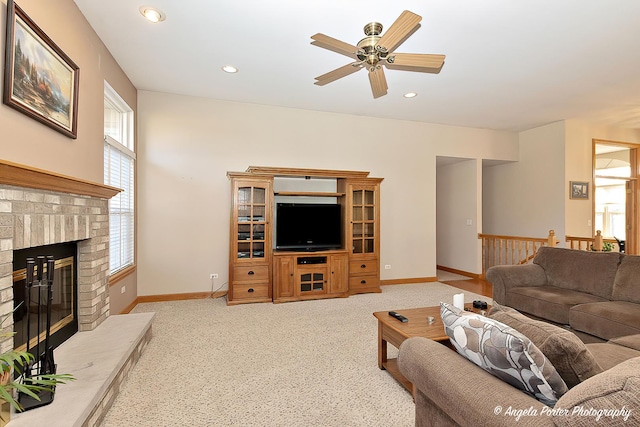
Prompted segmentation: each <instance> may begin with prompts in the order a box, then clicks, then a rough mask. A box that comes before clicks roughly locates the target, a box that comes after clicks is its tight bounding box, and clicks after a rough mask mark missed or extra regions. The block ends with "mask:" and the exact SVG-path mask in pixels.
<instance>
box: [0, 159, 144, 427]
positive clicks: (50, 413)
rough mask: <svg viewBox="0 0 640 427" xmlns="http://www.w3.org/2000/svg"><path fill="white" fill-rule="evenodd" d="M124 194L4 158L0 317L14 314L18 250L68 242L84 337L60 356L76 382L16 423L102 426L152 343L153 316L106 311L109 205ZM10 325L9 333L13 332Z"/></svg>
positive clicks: (5, 346)
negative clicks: (73, 258) (74, 260)
mask: <svg viewBox="0 0 640 427" xmlns="http://www.w3.org/2000/svg"><path fill="white" fill-rule="evenodd" d="M119 191H120V190H119V189H117V188H113V187H109V186H105V185H102V184H97V183H93V182H89V181H83V180H79V179H76V178H72V177H68V176H64V175H60V174H56V173H53V172H48V171H43V170H40V169H35V168H32V167H29V166H24V165H19V164H15V163H11V162H8V161H5V160H0V314H3V313H11V311H12V310H13V277H12V273H13V251H14V250H19V249H24V248H28V247H38V246H42V245H50V244H56V243H64V242H76V244H77V248H78V249H77V270H78V274H77V284H78V313H77V314H78V330H79V332H80V333H77V334H75V335H74V336H72V337H71V338H70V339H69V340H67V341H65V342H64V343H63V344H62V345H60V347H58V348H57V349H56V351H55V354H56V364H57V365H58V372H65V373H71V374H72V375H74V376H75V377H76V380H75V381H72V382H70V383H67V384H65V385H63V386H61V387H60V389H59V390H57V391H56V398H55V401H54V402H53V403H52V404H51V405H46V406H43V407H41V408H37V409H35V410H33V411H27V412H23V413H14V414H12V416H11V423H10V425H11V426H14V425H15V427H21V426H25V427H26V426H34V425H53V424H52V420H55V422H53V423H54V424H55V425H69V426H71V425H74V426H82V427H93V426H95V425H98V424H99V423H100V421H101V420H102V418H103V417H104V416H105V414H106V413H107V411H108V410H109V408H110V407H111V404H112V403H113V400H114V399H115V397H116V396H117V395H118V393H119V390H120V387H121V386H122V384H123V383H124V382H125V379H126V377H127V375H128V373H129V372H130V370H131V369H132V368H133V367H134V366H135V365H136V363H137V361H138V359H139V357H140V355H141V354H142V352H143V351H144V349H145V348H146V345H147V344H148V343H149V341H150V340H151V337H152V331H151V325H152V321H153V317H154V314H153V313H139V314H127V315H115V316H112V315H110V312H109V277H108V276H109V211H108V208H109V206H108V203H109V199H110V198H111V197H113V196H115V195H116V194H117V193H118V192H119ZM12 320H13V317H12V316H9V318H8V319H7V321H6V322H5V323H7V324H5V325H3V328H4V330H5V331H9V332H11V331H13V325H12V324H11V323H10V322H11V321H12ZM85 332H86V333H85ZM12 348H13V339H12V338H9V339H6V340H4V341H2V342H0V352H4V351H7V350H10V349H12Z"/></svg>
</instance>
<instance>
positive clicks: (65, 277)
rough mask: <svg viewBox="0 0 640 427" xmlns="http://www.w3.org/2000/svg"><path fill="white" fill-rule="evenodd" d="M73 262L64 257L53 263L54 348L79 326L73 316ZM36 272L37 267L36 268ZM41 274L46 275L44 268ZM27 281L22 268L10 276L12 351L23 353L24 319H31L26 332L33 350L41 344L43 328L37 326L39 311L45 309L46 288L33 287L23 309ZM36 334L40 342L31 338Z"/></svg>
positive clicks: (52, 313)
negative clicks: (11, 278)
mask: <svg viewBox="0 0 640 427" xmlns="http://www.w3.org/2000/svg"><path fill="white" fill-rule="evenodd" d="M74 264H75V262H74V257H73V256H70V257H66V258H62V259H57V260H56V261H55V270H54V276H53V277H54V279H53V283H54V285H53V288H52V293H53V294H52V301H51V344H52V347H57V346H58V345H60V344H61V343H62V342H63V341H65V340H66V339H68V338H69V337H70V336H71V335H73V334H74V333H75V332H77V330H78V323H77V319H76V316H75V308H76V306H77V304H76V301H75V299H76V296H75V295H76V290H75V287H76V285H75V265H74ZM36 269H37V267H36ZM43 274H45V275H46V274H47V271H46V264H45V266H44V271H43ZM26 279H27V270H26V268H22V269H19V270H15V271H14V272H13V299H14V307H15V311H14V313H13V322H14V332H15V335H14V339H13V341H14V348H15V349H17V350H24V349H25V348H26V342H27V329H28V328H27V324H26V323H27V317H29V319H30V323H31V325H29V329H30V331H31V336H32V337H33V338H32V340H31V342H30V343H29V344H30V345H29V346H30V347H31V348H34V347H36V345H37V343H38V342H43V341H44V335H45V329H46V325H44V324H42V323H43V322H41V324H40V325H38V321H37V319H38V313H37V311H38V310H39V307H46V299H47V288H46V287H41V288H40V287H32V288H31V290H30V292H31V294H30V300H31V304H30V307H26V303H25V292H26V289H25V284H26ZM27 310H30V312H29V313H30V316H27ZM39 314H40V317H45V316H46V313H39ZM35 331H38V332H39V333H40V340H38V339H37V338H36V337H35V335H36V334H34V332H35Z"/></svg>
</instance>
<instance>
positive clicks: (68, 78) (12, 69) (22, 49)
mask: <svg viewBox="0 0 640 427" xmlns="http://www.w3.org/2000/svg"><path fill="white" fill-rule="evenodd" d="M5 43H6V44H5V62H4V63H5V70H4V91H3V96H2V102H3V103H4V104H5V105H8V106H9V107H11V108H14V109H16V110H18V111H20V112H21V113H23V114H26V115H27V116H30V117H31V118H33V119H35V120H37V121H39V122H41V123H43V124H45V125H47V126H49V127H51V128H53V129H55V130H56V131H58V132H60V133H62V134H64V135H66V136H68V137H70V138H73V139H76V138H77V137H78V86H79V78H80V69H79V68H78V66H77V65H76V64H75V63H74V62H73V61H72V60H71V58H69V57H68V56H67V55H66V54H65V53H64V52H63V51H62V49H60V48H59V47H58V46H57V45H56V44H55V43H54V42H53V40H51V39H50V38H49V36H47V34H45V32H44V31H42V29H41V28H40V27H38V25H36V23H35V22H34V21H33V20H32V19H31V18H29V16H27V14H26V13H25V12H24V11H23V10H22V9H21V8H20V7H19V6H18V5H17V4H15V2H14V0H8V1H7V34H6V41H5Z"/></svg>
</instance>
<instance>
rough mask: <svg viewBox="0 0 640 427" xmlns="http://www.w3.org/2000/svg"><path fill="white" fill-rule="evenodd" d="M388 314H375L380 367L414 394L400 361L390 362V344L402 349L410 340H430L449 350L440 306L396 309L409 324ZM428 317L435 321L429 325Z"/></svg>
mask: <svg viewBox="0 0 640 427" xmlns="http://www.w3.org/2000/svg"><path fill="white" fill-rule="evenodd" d="M464 306H465V309H469V310H471V311H474V312H476V313H480V310H478V309H474V308H473V304H472V303H467V304H465V305H464ZM389 311H391V310H387V311H378V312H375V313H373V315H374V316H375V317H376V318H377V319H378V367H379V368H380V369H386V370H387V371H388V372H389V373H390V374H391V376H393V377H394V378H395V379H397V380H398V381H399V382H400V384H402V385H403V386H404V387H405V388H406V389H407V390H409V391H410V392H411V394H413V392H414V390H413V385H412V384H411V382H410V381H409V380H407V379H406V378H405V377H404V375H402V374H401V373H400V370H399V369H398V361H397V359H387V343H389V344H391V345H393V346H394V347H396V348H400V344H402V343H403V342H404V340H406V339H407V338H411V337H424V338H429V339H431V340H434V341H438V342H440V343H442V344H444V345H446V346H449V347H451V343H450V342H449V337H448V336H447V334H446V333H445V332H444V324H443V323H442V319H441V318H440V306H435V307H422V308H410V309H406V310H393V311H395V312H396V313H398V314H401V315H403V316H404V317H406V318H407V319H409V321H408V322H406V323H402V322H400V321H399V320H397V319H396V318H395V317H392V316H389ZM487 311H488V308H487ZM429 316H432V317H433V320H434V321H433V323H431V324H429V322H428V318H429Z"/></svg>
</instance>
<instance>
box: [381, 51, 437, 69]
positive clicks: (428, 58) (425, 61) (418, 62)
mask: <svg viewBox="0 0 640 427" xmlns="http://www.w3.org/2000/svg"><path fill="white" fill-rule="evenodd" d="M444 58H445V55H433V54H422V53H394V54H393V55H389V58H388V59H387V63H386V64H385V65H386V66H387V67H388V68H390V69H393V70H404V71H417V72H422V73H434V74H437V73H439V72H440V70H441V69H442V66H443V65H444ZM391 59H393V61H391Z"/></svg>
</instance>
